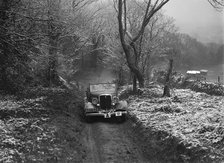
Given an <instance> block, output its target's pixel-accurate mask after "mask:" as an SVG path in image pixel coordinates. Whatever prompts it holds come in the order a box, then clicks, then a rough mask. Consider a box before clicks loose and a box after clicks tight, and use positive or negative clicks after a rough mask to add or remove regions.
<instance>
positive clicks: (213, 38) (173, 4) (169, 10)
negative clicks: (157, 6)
mask: <svg viewBox="0 0 224 163" xmlns="http://www.w3.org/2000/svg"><path fill="white" fill-rule="evenodd" d="M163 10H164V11H165V14H167V15H169V16H171V17H173V18H174V19H175V20H176V21H175V23H176V25H177V26H178V27H179V31H180V32H182V33H187V34H190V35H191V36H193V37H195V38H197V39H198V40H199V41H202V42H205V43H207V42H216V43H224V14H223V12H217V11H216V10H215V9H214V8H213V7H212V6H211V5H210V4H209V3H208V1H207V0H171V1H170V2H168V4H166V5H165V6H164V8H163Z"/></svg>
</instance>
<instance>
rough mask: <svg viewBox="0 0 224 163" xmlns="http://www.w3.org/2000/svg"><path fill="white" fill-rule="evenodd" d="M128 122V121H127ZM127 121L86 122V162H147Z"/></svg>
mask: <svg viewBox="0 0 224 163" xmlns="http://www.w3.org/2000/svg"><path fill="white" fill-rule="evenodd" d="M126 123H127V122H126ZM127 126H128V125H126V124H125V123H122V124H119V123H114V122H111V121H104V120H103V121H100V122H95V123H92V124H86V129H85V136H84V140H85V145H86V148H87V157H86V159H85V160H84V162H85V163H121V162H122V163H126V162H129V163H145V162H149V161H147V160H146V158H145V157H144V156H143V154H142V152H141V149H140V147H139V146H138V145H137V144H136V143H135V142H134V141H133V140H134V139H133V137H132V136H134V135H131V134H130V132H127V130H129V129H128V128H127Z"/></svg>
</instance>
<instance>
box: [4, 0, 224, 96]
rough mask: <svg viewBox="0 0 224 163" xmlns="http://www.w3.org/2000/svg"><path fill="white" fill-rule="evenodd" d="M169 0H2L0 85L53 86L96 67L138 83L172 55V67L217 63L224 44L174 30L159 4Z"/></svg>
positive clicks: (215, 3)
mask: <svg viewBox="0 0 224 163" xmlns="http://www.w3.org/2000/svg"><path fill="white" fill-rule="evenodd" d="M168 2H169V0H162V1H160V0H159V1H155V2H154V1H137V0H133V1H130V2H126V1H117V0H114V1H97V0H40V1H34V0H11V1H7V0H2V1H1V3H0V15H1V19H0V22H1V23H0V57H1V58H0V62H1V63H0V71H1V73H0V89H1V90H4V91H6V92H9V93H15V92H18V91H21V90H24V89H26V88H28V87H34V86H35V87H36V86H44V87H49V86H50V87H51V86H57V85H60V78H63V79H65V80H66V81H72V80H73V81H74V80H77V78H76V76H77V74H80V73H82V72H84V71H85V70H86V69H91V68H92V69H94V68H97V67H106V68H109V69H111V70H112V71H114V72H115V73H116V74H118V79H119V84H120V85H123V84H125V83H127V82H128V81H130V79H131V80H133V83H134V84H135V85H136V80H137V81H139V82H138V83H139V86H140V87H143V86H144V83H145V82H146V81H148V80H150V77H151V74H152V73H151V72H152V71H153V69H154V68H155V67H156V65H158V64H164V63H165V64H167V63H168V60H171V59H172V60H173V61H174V67H176V68H188V67H191V66H194V65H216V64H219V63H221V62H222V60H223V48H224V45H223V44H217V43H207V44H204V43H202V42H200V41H198V40H197V39H195V38H193V37H191V36H189V35H187V34H183V33H180V32H178V28H177V27H176V26H175V22H174V20H173V19H172V18H170V17H168V16H166V15H165V14H164V12H163V11H162V9H161V8H162V7H163V6H164V5H165V4H166V3H168ZM205 3H210V4H211V5H212V6H214V7H215V8H216V9H217V10H221V9H222V6H223V1H216V0H214V1H212V0H209V1H206V0H205ZM217 12H218V11H217ZM134 88H136V86H134Z"/></svg>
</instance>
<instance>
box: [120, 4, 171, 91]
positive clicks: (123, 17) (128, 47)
mask: <svg viewBox="0 0 224 163" xmlns="http://www.w3.org/2000/svg"><path fill="white" fill-rule="evenodd" d="M167 2H169V0H157V1H155V2H152V1H151V0H150V1H148V2H146V8H145V14H144V17H143V19H142V21H141V26H140V28H139V30H138V32H137V34H136V35H135V36H131V35H130V34H129V31H128V30H127V12H126V11H127V2H126V0H119V1H118V24H119V34H120V41H121V45H122V48H123V50H124V53H125V56H126V59H127V63H128V67H129V68H130V70H131V72H132V73H133V74H134V80H133V91H134V92H135V91H136V82H135V77H136V78H137V80H138V81H139V87H144V77H143V74H142V73H141V71H140V69H139V67H138V65H137V60H138V54H139V53H138V49H137V47H136V42H137V41H139V39H141V37H142V35H143V34H144V31H145V28H146V26H147V25H148V23H149V22H150V20H151V18H152V17H153V16H154V14H155V13H157V12H158V11H159V10H160V9H161V8H162V7H163V6H164V5H165V4H166V3H167ZM126 37H128V39H129V40H128V39H126Z"/></svg>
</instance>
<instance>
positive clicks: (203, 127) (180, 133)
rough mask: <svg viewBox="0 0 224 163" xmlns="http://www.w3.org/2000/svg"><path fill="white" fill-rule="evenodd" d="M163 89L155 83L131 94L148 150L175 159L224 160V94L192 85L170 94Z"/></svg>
mask: <svg viewBox="0 0 224 163" xmlns="http://www.w3.org/2000/svg"><path fill="white" fill-rule="evenodd" d="M162 93H163V92H162V88H161V87H159V86H155V87H151V88H148V89H144V90H143V93H142V95H140V96H134V95H132V96H129V98H128V101H129V104H130V106H129V114H130V116H131V117H132V118H133V119H134V120H135V121H136V124H138V125H139V126H140V128H142V129H141V132H142V134H143V135H144V142H145V144H147V146H148V147H147V150H148V152H149V153H151V154H153V155H154V156H155V155H160V157H161V156H162V158H163V159H164V160H166V161H167V160H168V161H172V162H176V161H177V162H197V161H198V162H221V161H224V97H223V96H211V95H208V94H206V93H200V92H194V91H192V90H190V89H174V90H173V97H170V98H162V97H161V96H162ZM149 148H150V149H149Z"/></svg>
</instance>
